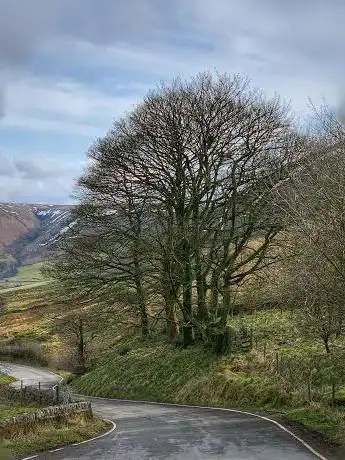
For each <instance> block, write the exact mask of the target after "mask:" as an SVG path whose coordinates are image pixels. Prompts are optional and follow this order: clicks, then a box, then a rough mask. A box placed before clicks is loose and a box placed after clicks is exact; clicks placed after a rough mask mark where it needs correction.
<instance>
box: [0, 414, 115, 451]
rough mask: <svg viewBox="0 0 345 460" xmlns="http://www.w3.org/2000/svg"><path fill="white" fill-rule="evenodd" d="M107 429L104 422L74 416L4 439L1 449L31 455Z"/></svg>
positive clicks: (106, 424) (84, 438) (78, 440)
mask: <svg viewBox="0 0 345 460" xmlns="http://www.w3.org/2000/svg"><path fill="white" fill-rule="evenodd" d="M109 427H110V424H109V423H108V422H105V421H104V420H100V419H97V418H94V419H85V418H83V417H80V416H76V417H73V418H70V419H68V421H59V422H46V423H44V424H40V426H39V427H37V429H33V431H30V432H29V433H19V434H18V435H17V436H14V437H12V438H11V439H4V440H3V441H2V448H3V449H4V450H7V452H11V453H12V454H17V455H19V454H32V453H34V452H39V451H44V450H48V449H53V448H57V447H60V446H65V445H68V444H72V443H75V442H81V441H84V440H86V439H90V438H92V437H95V436H97V435H99V434H101V433H102V432H104V431H105V430H106V429H109ZM0 455H1V450H0ZM0 458H2V457H0Z"/></svg>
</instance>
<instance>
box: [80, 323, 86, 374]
mask: <svg viewBox="0 0 345 460" xmlns="http://www.w3.org/2000/svg"><path fill="white" fill-rule="evenodd" d="M85 361H86V360H85V341H84V322H83V320H82V318H79V321H78V372H80V373H84V372H85V370H86V362H85Z"/></svg>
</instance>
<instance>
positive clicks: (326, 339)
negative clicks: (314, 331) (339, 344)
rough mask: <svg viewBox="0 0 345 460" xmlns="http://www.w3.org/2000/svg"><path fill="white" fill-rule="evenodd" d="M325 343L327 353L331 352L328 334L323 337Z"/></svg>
mask: <svg viewBox="0 0 345 460" xmlns="http://www.w3.org/2000/svg"><path fill="white" fill-rule="evenodd" d="M323 343H324V345H325V350H326V353H327V354H329V353H330V352H331V350H330V348H329V337H328V336H325V337H323Z"/></svg>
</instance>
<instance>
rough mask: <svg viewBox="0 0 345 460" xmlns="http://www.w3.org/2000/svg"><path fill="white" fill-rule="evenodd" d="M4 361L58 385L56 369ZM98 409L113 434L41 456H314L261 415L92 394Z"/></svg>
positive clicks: (149, 459)
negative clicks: (112, 424) (110, 422)
mask: <svg viewBox="0 0 345 460" xmlns="http://www.w3.org/2000/svg"><path fill="white" fill-rule="evenodd" d="M4 366H7V367H6V368H5V369H3V368H2V365H1V363H0V370H4V371H6V372H7V373H8V374H11V375H14V376H15V377H17V378H18V377H20V378H23V380H24V379H27V380H30V381H31V382H32V380H33V378H38V379H40V380H41V381H44V382H46V384H50V385H54V384H55V383H56V381H57V378H56V377H55V376H54V377H55V380H51V379H52V375H54V374H51V373H46V372H45V371H41V370H38V369H32V368H30V367H28V366H19V365H14V364H11V365H7V364H4ZM90 400H91V402H92V406H93V409H94V412H95V413H96V414H97V415H99V416H101V417H103V418H107V419H110V420H113V421H115V422H116V425H117V428H116V430H115V431H113V432H112V433H111V434H110V435H108V436H106V437H104V438H101V439H98V440H95V441H91V442H89V443H86V444H82V445H80V446H75V447H67V448H65V449H63V450H61V451H59V452H56V453H44V454H41V455H39V457H38V458H39V459H40V460H43V459H44V460H58V459H60V460H62V459H65V460H72V459H85V460H91V459H92V460H93V459H100V460H111V459H115V460H163V459H164V460H215V459H217V460H225V459H226V460H230V459H231V460H244V459H245V460H281V459H283V460H313V459H314V460H315V459H317V458H321V457H317V456H316V455H314V454H313V453H311V452H310V451H308V449H307V448H306V447H305V446H303V445H302V444H301V443H299V442H298V441H297V440H296V439H294V438H293V437H292V436H291V435H289V434H288V433H286V432H284V431H282V430H281V429H280V428H279V427H277V426H276V425H274V424H272V423H270V422H268V421H266V420H262V419H260V418H257V417H253V416H248V415H244V414H238V413H234V412H227V411H222V410H209V409H204V408H190V407H180V406H171V405H170V406H169V405H154V404H149V403H137V402H129V401H117V400H102V399H97V398H90Z"/></svg>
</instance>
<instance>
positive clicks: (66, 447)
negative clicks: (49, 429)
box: [20, 418, 116, 460]
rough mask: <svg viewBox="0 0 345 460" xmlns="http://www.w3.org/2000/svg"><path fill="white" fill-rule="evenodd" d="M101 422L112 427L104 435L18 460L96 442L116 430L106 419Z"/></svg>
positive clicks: (27, 459) (111, 421)
mask: <svg viewBox="0 0 345 460" xmlns="http://www.w3.org/2000/svg"><path fill="white" fill-rule="evenodd" d="M102 420H104V421H105V422H108V423H111V425H112V427H111V428H110V430H108V431H106V432H105V433H103V434H101V435H99V436H95V437H94V438H90V439H86V440H85V441H81V442H75V443H73V444H66V445H65V446H63V447H58V448H57V449H52V450H45V451H42V452H38V453H37V454H34V455H31V456H30V457H24V458H21V459H20V460H32V459H34V458H39V457H40V456H41V455H44V454H47V453H49V454H52V453H54V452H60V451H63V450H65V449H69V448H70V447H77V446H81V445H82V444H87V443H88V442H92V441H96V440H97V439H101V438H104V437H105V436H109V435H110V434H111V433H112V432H113V431H115V430H116V423H115V422H114V421H113V420H108V419H106V418H103V419H102Z"/></svg>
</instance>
